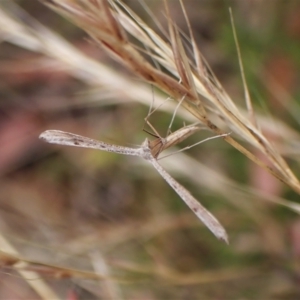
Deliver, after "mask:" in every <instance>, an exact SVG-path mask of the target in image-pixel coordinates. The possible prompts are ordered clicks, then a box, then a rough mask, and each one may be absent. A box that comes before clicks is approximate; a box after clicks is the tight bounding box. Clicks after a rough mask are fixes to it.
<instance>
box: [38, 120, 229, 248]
mask: <svg viewBox="0 0 300 300" xmlns="http://www.w3.org/2000/svg"><path fill="white" fill-rule="evenodd" d="M195 126H196V125H190V127H189V126H186V127H183V128H181V129H179V130H177V131H175V132H174V133H172V134H170V135H169V136H168V137H167V138H165V139H164V140H163V141H162V139H161V138H158V139H156V144H155V143H154V142H149V140H148V139H146V140H145V141H144V142H143V144H142V145H141V146H140V147H138V148H129V147H122V146H118V145H113V144H108V143H104V142H102V141H97V140H93V139H90V138H88V137H84V136H81V135H76V134H73V133H69V132H65V131H59V130H47V131H45V132H43V133H42V134H41V135H40V139H42V140H44V141H46V142H48V143H52V144H59V145H67V146H74V147H81V148H92V149H97V150H103V151H108V152H114V153H118V154H124V155H132V156H139V157H141V158H143V159H145V160H146V161H148V162H149V163H150V164H152V166H153V167H154V168H155V169H156V170H157V172H158V173H159V174H160V175H161V176H162V177H163V178H164V179H165V180H166V182H167V183H168V184H169V185H170V186H171V187H172V188H173V189H174V191H175V192H176V193H177V194H178V195H179V196H180V197H181V199H182V200H183V201H184V202H185V203H186V204H187V206H188V207H189V208H190V209H191V210H192V211H193V212H194V213H195V215H196V216H197V217H198V218H199V219H200V220H201V221H202V222H203V223H204V224H205V225H206V226H207V227H208V228H209V229H210V231H211V232H212V233H213V234H214V235H215V236H216V237H217V238H218V239H220V240H223V241H225V242H226V243H228V237H227V233H226V231H225V229H224V227H223V226H222V225H221V224H220V223H219V221H218V220H217V219H216V218H215V217H214V216H213V215H212V214H211V213H210V212H209V211H208V210H207V209H206V208H205V207H203V206H202V205H201V204H200V203H199V202H198V201H197V200H196V199H195V198H194V197H193V196H192V195H191V194H190V192H189V191H188V190H187V189H186V188H185V187H183V186H182V185H181V184H179V183H178V182H177V181H176V180H175V179H174V178H173V177H172V176H171V175H170V174H169V173H168V172H167V171H166V170H165V169H163V167H162V166H161V165H160V164H159V163H158V162H157V156H158V155H159V154H160V153H161V151H162V150H164V149H166V148H168V147H170V146H171V145H174V144H177V143H178V142H179V141H182V140H183V139H185V138H186V137H187V136H189V135H191V134H192V133H194V132H195V131H196V127H195ZM157 143H158V144H160V146H159V147H158V149H159V150H154V149H155V148H156V146H155V145H157ZM154 144H155V145H154Z"/></svg>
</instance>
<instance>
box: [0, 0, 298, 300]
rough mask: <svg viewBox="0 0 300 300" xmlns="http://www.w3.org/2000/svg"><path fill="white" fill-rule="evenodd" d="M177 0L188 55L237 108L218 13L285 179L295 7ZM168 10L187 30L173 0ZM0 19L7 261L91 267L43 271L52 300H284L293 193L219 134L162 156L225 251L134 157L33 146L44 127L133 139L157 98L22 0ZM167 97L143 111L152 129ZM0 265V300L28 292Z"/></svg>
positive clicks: (157, 5)
mask: <svg viewBox="0 0 300 300" xmlns="http://www.w3.org/2000/svg"><path fill="white" fill-rule="evenodd" d="M124 2H125V3H127V4H128V6H129V7H131V8H132V9H133V10H134V11H135V12H136V13H137V14H138V15H139V16H140V17H141V18H142V19H143V20H144V21H145V22H146V23H147V24H149V26H151V27H152V28H153V29H154V30H159V29H158V28H157V24H156V22H154V18H153V16H155V17H156V18H157V20H158V21H159V22H160V24H161V26H162V27H163V28H167V22H166V19H165V15H164V10H163V3H162V1H153V0H152V1H145V2H146V4H147V5H148V8H149V11H147V10H146V9H145V7H144V5H141V3H140V1H124ZM184 3H185V6H186V9H187V13H188V16H189V19H190V22H191V24H192V28H193V31H194V34H195V38H196V41H197V43H198V46H199V49H200V51H201V52H202V54H203V55H204V57H205V58H206V60H207V61H208V63H209V64H210V66H211V68H212V70H213V71H214V72H215V74H216V76H217V78H218V79H219V80H220V82H221V83H222V85H223V86H224V88H225V89H226V91H227V92H228V93H229V95H230V96H231V97H232V99H234V101H235V103H236V104H237V105H240V106H241V107H244V92H243V86H242V83H241V76H240V70H239V65H238V59H237V51H236V46H235V44H234V39H233V33H232V28H231V24H230V16H229V7H231V8H232V11H233V16H234V19H235V25H236V31H237V34H238V39H239V43H240V48H241V53H242V58H243V62H244V68H245V73H246V78H247V82H248V85H249V90H250V93H251V96H252V100H253V102H254V107H255V110H256V112H257V113H258V115H259V116H260V118H261V122H262V127H263V129H264V130H265V133H266V135H267V136H268V137H269V138H270V140H271V141H272V138H273V135H272V132H273V131H274V124H275V123H276V124H278V123H280V124H282V126H285V128H286V130H288V131H289V132H292V133H293V136H294V137H295V144H294V145H295V146H294V147H293V151H292V150H290V151H288V149H287V147H284V146H285V145H280V143H279V146H282V149H284V150H285V151H284V150H282V151H283V152H284V153H283V154H284V155H285V157H286V159H287V161H288V162H289V163H290V165H291V166H292V169H293V170H294V171H295V173H296V174H299V164H298V161H299V153H298V152H297V149H298V146H299V140H298V143H297V139H298V138H299V136H298V133H297V131H299V127H300V125H299V115H300V110H299V104H298V100H297V99H298V97H299V93H300V89H299V65H300V56H299V51H300V18H299V14H300V2H299V1H292V0H291V1H284V0H282V1H279V0H272V1H262V0H243V1H225V0H224V1H221V0H214V1H205V0H202V1H195V0H194V1H192V0H185V1H184ZM170 9H171V15H172V17H173V20H174V22H175V23H176V24H177V25H178V26H179V27H180V28H181V29H182V30H183V32H187V31H186V23H185V20H184V17H183V14H182V10H181V8H180V4H179V2H178V1H172V5H170ZM149 12H151V13H149ZM1 20H2V21H1ZM0 22H1V23H0V25H1V26H0V33H1V40H2V43H1V48H0V78H1V79H0V93H1V98H0V99H1V100H0V114H1V117H0V145H1V146H0V172H1V173H0V176H1V178H0V187H1V193H0V229H1V234H2V235H3V237H5V238H6V240H7V241H8V242H9V243H10V244H11V245H12V246H13V247H14V249H16V251H17V252H18V255H19V257H22V258H26V259H28V260H32V261H39V262H43V263H45V264H49V265H51V266H52V265H53V266H59V267H62V268H71V269H78V270H82V271H83V270H86V271H90V272H93V273H99V274H100V275H103V276H105V280H99V279H93V280H92V279H90V278H89V276H88V275H86V276H75V272H74V273H72V274H73V275H74V276H69V278H67V277H66V276H65V277H64V276H60V275H61V274H59V272H57V271H55V270H51V268H46V267H45V269H44V270H43V271H44V272H39V275H40V276H41V277H42V278H43V279H44V280H45V281H46V282H47V283H48V284H49V286H51V288H53V290H54V291H55V292H56V293H57V295H60V297H61V299H139V300H140V299H145V300H152V299H299V297H300V289H299V280H300V260H299V258H300V218H299V216H298V214H297V213H295V212H294V211H292V209H291V208H292V204H291V203H292V202H291V201H293V202H295V207H296V203H297V202H298V201H299V200H298V199H299V196H298V195H296V194H294V193H293V192H292V191H291V190H290V189H289V188H288V187H286V186H284V185H283V184H281V183H280V182H279V181H278V180H276V179H275V178H272V177H271V176H270V175H268V174H267V173H266V172H265V171H263V170H262V169H260V168H259V167H258V166H256V165H254V164H253V163H252V162H250V161H249V160H247V159H246V158H245V157H243V155H241V154H240V153H238V152H237V150H235V149H233V148H231V147H230V146H229V145H227V144H226V143H225V142H224V141H223V140H222V139H215V140H213V141H209V142H207V143H204V144H202V145H200V146H198V147H195V148H192V149H190V150H189V151H187V152H186V153H184V154H182V153H180V154H179V155H175V156H170V157H168V158H166V159H164V160H162V161H161V163H162V164H163V165H164V166H165V167H166V169H167V170H168V171H169V172H170V173H171V174H172V175H173V176H174V177H175V178H176V179H177V180H178V181H179V182H180V183H182V184H183V185H184V186H185V187H187V188H188V189H189V190H190V191H191V193H192V194H193V195H194V196H195V197H196V198H197V199H199V201H201V203H202V204H203V205H205V206H206V207H207V208H208V209H210V211H211V212H212V213H213V214H214V215H215V216H216V217H217V218H218V219H219V220H220V222H221V223H222V224H223V225H224V226H225V227H226V229H227V232H228V234H229V241H230V244H229V246H228V245H225V244H223V243H221V242H220V241H218V240H217V239H215V237H214V236H213V235H212V234H211V233H210V232H209V231H208V230H207V229H206V228H205V227H204V226H203V225H202V224H201V223H200V222H199V221H198V219H197V218H196V217H195V216H194V214H193V213H192V212H191V211H190V210H189V209H188V208H187V207H186V206H185V204H184V203H183V202H182V200H181V199H180V198H179V197H178V196H177V195H176V194H175V192H174V191H173V190H172V189H171V188H170V187H169V186H168V185H167V184H166V183H165V182H164V180H163V179H162V178H161V177H160V176H159V175H158V174H157V173H156V172H155V170H153V169H152V168H151V166H148V165H146V164H145V163H144V162H142V161H140V160H139V159H135V158H132V157H126V156H124V157H123V156H120V155H116V154H111V153H105V152H100V151H94V150H87V149H79V148H71V147H64V146H54V145H50V144H45V143H43V142H42V141H40V140H39V139H38V136H39V134H40V133H41V132H42V131H44V130H46V129H60V130H65V131H70V132H74V133H77V134H81V135H85V136H88V137H91V138H95V139H100V140H103V141H107V142H109V143H114V144H118V145H124V146H130V147H133V146H135V145H140V144H141V143H142V141H143V140H144V139H145V138H146V137H149V135H147V133H145V132H143V128H144V118H145V117H146V116H147V114H148V110H149V105H150V104H151V101H153V99H154V104H155V105H156V104H158V102H155V100H157V98H158V97H162V98H163V97H164V96H163V95H161V94H160V93H159V92H156V93H157V94H156V95H154V93H153V88H152V87H151V86H149V85H147V84H144V83H143V82H141V80H140V79H139V78H136V77H135V76H134V74H132V73H130V72H128V71H127V70H126V69H124V68H123V67H122V66H120V65H119V64H118V63H117V62H115V61H113V60H112V59H110V58H109V57H108V56H107V55H106V54H105V53H104V52H103V51H102V50H101V49H99V48H97V47H96V46H95V45H94V44H93V43H91V42H90V41H89V40H88V38H87V35H86V34H85V33H84V32H83V31H82V30H80V29H78V28H77V27H76V26H74V25H73V24H71V23H70V22H68V21H67V20H65V19H64V18H62V17H61V16H59V15H57V14H56V13H55V12H53V11H51V10H50V9H49V8H47V7H46V6H44V5H42V4H41V3H40V2H38V1H28V0H23V1H21V0H20V1H1V2H0ZM86 59H92V60H95V62H94V64H93V68H90V67H89V66H87V64H86V62H87V61H86ZM89 62H90V61H89ZM71 66H72V67H71ZM74 66H76V67H74ZM89 72H90V73H89ZM92 74H94V75H92ZM169 102H170V101H169ZM169 102H168V103H166V104H165V105H164V106H162V109H163V111H161V110H158V111H156V112H155V113H154V114H153V115H152V116H151V118H150V121H151V123H152V124H153V125H154V126H155V128H156V129H157V130H158V131H159V132H160V133H161V135H165V133H166V132H167V128H168V126H169V123H170V120H171V118H172V112H173V109H172V108H170V107H169V106H168V105H169ZM185 116H186V114H185V112H184V111H179V113H178V114H177V115H176V118H175V124H174V127H172V129H174V130H176V128H180V127H181V126H182V125H183V124H184V123H186V124H189V123H191V122H192V121H193V120H192V119H188V117H185ZM275 130H276V129H275ZM208 136H211V134H210V133H209V132H200V133H197V134H195V135H193V136H192V137H191V138H189V139H188V140H187V141H185V142H184V143H183V146H185V145H191V144H193V143H195V142H197V141H200V140H201V139H204V138H206V137H208ZM183 146H180V147H183ZM257 155H259V153H257ZM287 200H289V201H290V202H286V201H287ZM279 203H282V204H284V205H280V204H279ZM3 249H4V248H3V245H2V246H1V245H0V250H3ZM3 251H4V250H3ZM2 265H3V267H2V269H1V270H2V271H1V273H0V276H1V280H0V299H40V297H39V296H38V295H37V294H36V293H35V292H34V291H33V290H32V289H31V288H30V287H29V285H28V284H27V282H26V281H24V280H23V279H22V277H21V276H20V275H19V274H18V273H17V272H16V271H15V270H14V268H13V267H12V266H9V265H5V263H2ZM45 270H46V271H45ZM79 277H80V278H79Z"/></svg>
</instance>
